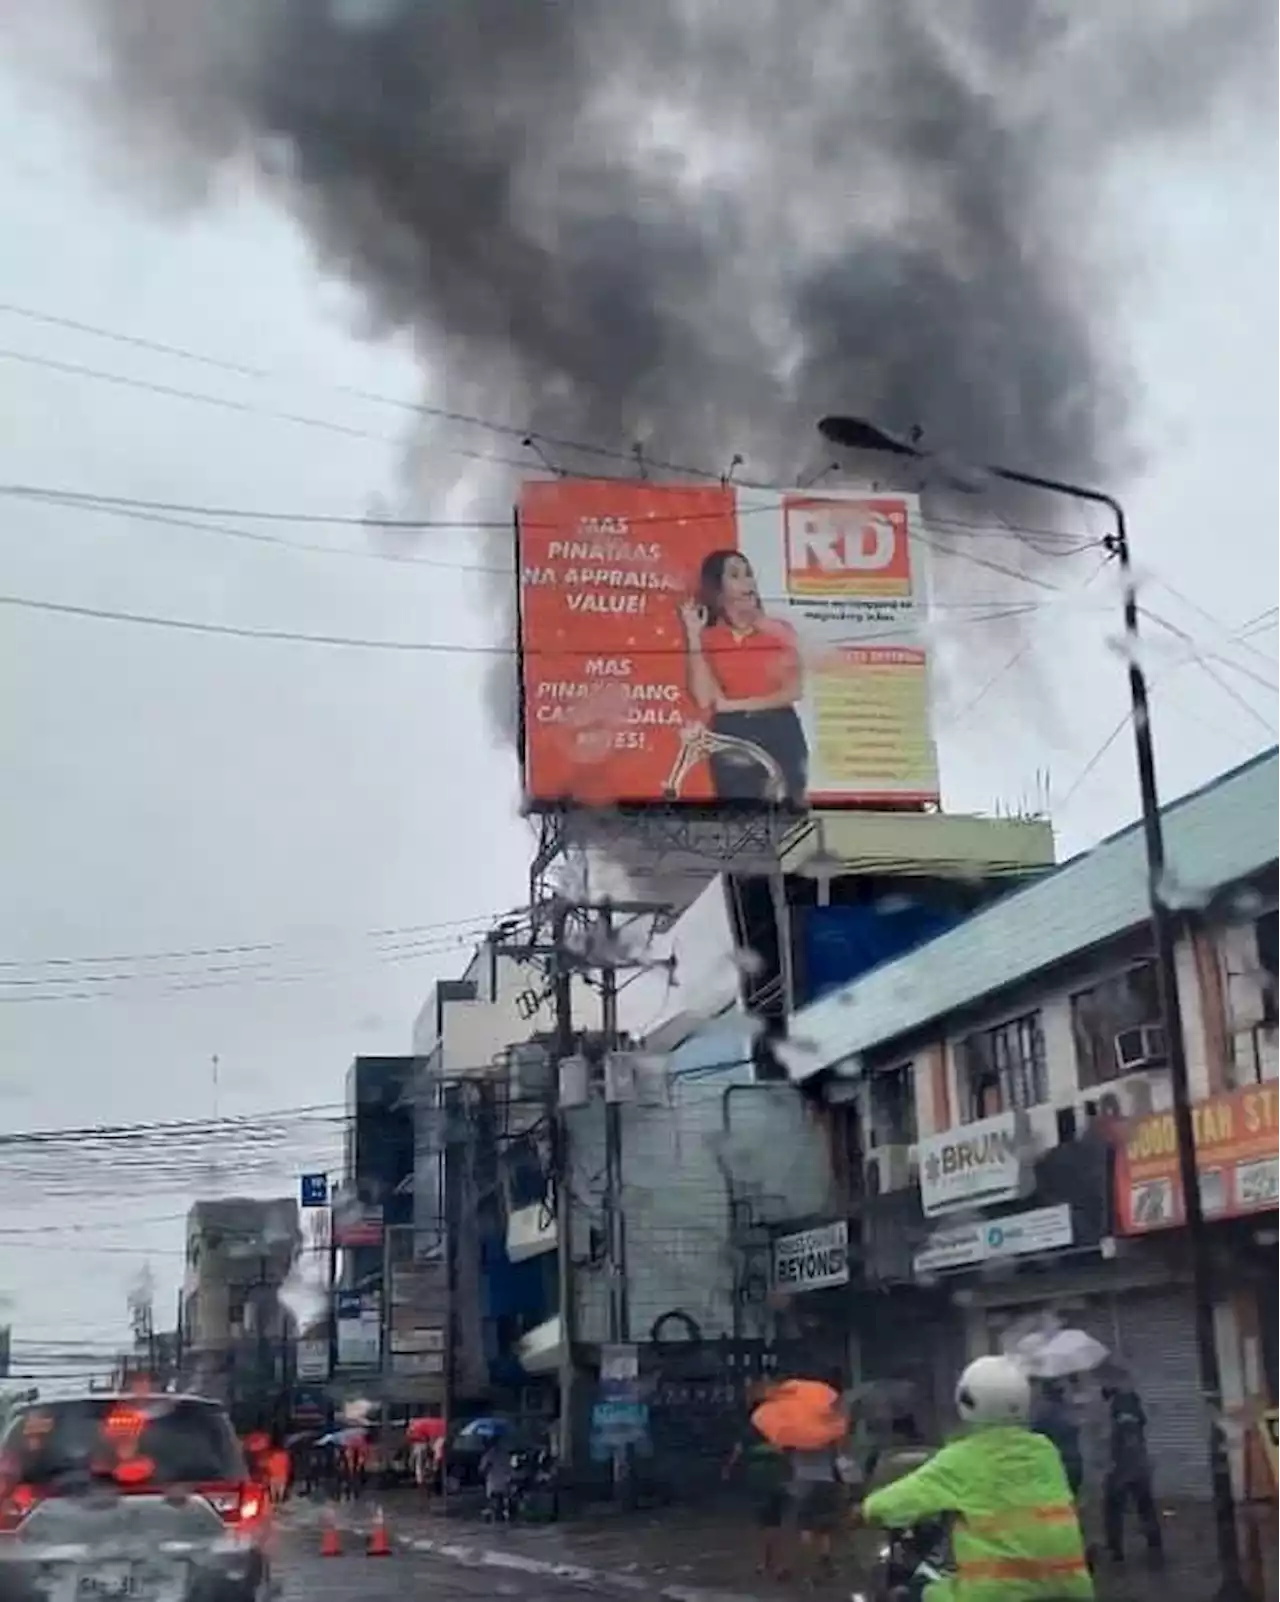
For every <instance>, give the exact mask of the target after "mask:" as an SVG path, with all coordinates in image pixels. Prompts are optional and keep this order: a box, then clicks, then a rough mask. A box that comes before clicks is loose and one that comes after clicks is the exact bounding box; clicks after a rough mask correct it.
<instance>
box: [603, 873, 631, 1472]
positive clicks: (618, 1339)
mask: <svg viewBox="0 0 1280 1602" xmlns="http://www.w3.org/2000/svg"><path fill="white" fill-rule="evenodd" d="M598 927H599V931H600V947H601V949H600V962H601V970H600V1029H601V1034H602V1036H603V1039H602V1042H601V1044H602V1046H603V1049H604V1061H605V1108H604V1161H605V1224H606V1230H607V1251H608V1274H609V1344H610V1345H611V1346H621V1345H622V1344H623V1343H624V1342H626V1341H627V1340H629V1338H630V1327H629V1326H630V1322H631V1319H630V1310H629V1308H628V1306H627V1236H626V1229H627V1220H626V1213H625V1210H624V1208H623V1202H622V1103H621V1101H619V1099H618V1097H617V1095H616V1093H615V1094H613V1095H610V1094H609V1090H610V1086H609V1058H610V1056H611V1054H612V1053H613V1052H615V1051H616V1050H617V1048H618V1044H619V1040H618V969H617V964H616V963H615V962H614V960H613V909H612V907H611V906H610V905H609V904H608V903H607V902H606V903H605V905H604V906H602V907H601V909H600V918H599V925H598ZM612 1461H613V1486H614V1494H615V1495H617V1493H618V1492H619V1490H621V1489H622V1488H623V1487H624V1486H625V1485H626V1484H627V1483H628V1481H629V1480H630V1478H631V1474H630V1469H631V1456H630V1452H629V1450H628V1448H627V1447H625V1446H615V1447H614V1449H613V1459H612Z"/></svg>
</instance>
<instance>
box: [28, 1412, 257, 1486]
mask: <svg viewBox="0 0 1280 1602" xmlns="http://www.w3.org/2000/svg"><path fill="white" fill-rule="evenodd" d="M122 1440H127V1441H128V1442H129V1444H130V1446H131V1447H132V1448H133V1451H132V1452H131V1453H130V1454H129V1456H131V1457H135V1456H140V1457H141V1459H143V1460H145V1461H146V1462H147V1464H148V1468H149V1477H150V1478H151V1479H152V1480H155V1481H157V1482H158V1483H161V1484H173V1483H175V1482H179V1481H190V1482H194V1483H197V1484H199V1483H200V1482H202V1481H236V1480H242V1479H244V1477H245V1470H244V1460H243V1458H242V1456H241V1452H240V1446H239V1443H238V1442H237V1440H236V1438H235V1435H234V1433H233V1432H232V1429H231V1424H230V1422H229V1420H228V1418H227V1415H226V1414H225V1413H224V1412H223V1410H222V1409H221V1408H220V1407H218V1406H216V1405H214V1404H213V1403H209V1402H198V1401H194V1400H188V1399H186V1398H182V1399H179V1400H175V1399H173V1398H172V1397H165V1396H154V1397H139V1398H137V1399H135V1400H133V1401H130V1402H128V1403H123V1402H119V1401H112V1400H108V1399H105V1398H95V1397H90V1398H87V1399H84V1400H75V1401H51V1402H48V1403H43V1404H41V1405H40V1406H39V1407H38V1408H32V1409H24V1410H23V1411H21V1412H19V1413H17V1414H15V1415H14V1418H13V1422H12V1423H11V1424H10V1425H9V1428H8V1431H7V1433H6V1434H5V1436H4V1441H3V1453H4V1456H5V1458H6V1459H9V1460H11V1461H12V1463H13V1470H12V1472H13V1474H14V1476H15V1478H17V1479H19V1480H21V1482H22V1483H23V1484H24V1485H39V1486H45V1485H49V1484H51V1483H52V1484H58V1485H60V1486H62V1487H65V1488H66V1489H68V1490H72V1489H75V1488H77V1487H78V1485H79V1484H80V1483H81V1482H82V1481H83V1482H88V1481H91V1480H92V1479H94V1478H96V1477H99V1476H103V1477H106V1476H109V1475H110V1474H111V1473H112V1471H113V1469H114V1468H115V1466H117V1465H118V1463H119V1462H121V1461H123V1460H124V1457H125V1454H123V1453H122V1452H121V1451H120V1442H121V1441H122Z"/></svg>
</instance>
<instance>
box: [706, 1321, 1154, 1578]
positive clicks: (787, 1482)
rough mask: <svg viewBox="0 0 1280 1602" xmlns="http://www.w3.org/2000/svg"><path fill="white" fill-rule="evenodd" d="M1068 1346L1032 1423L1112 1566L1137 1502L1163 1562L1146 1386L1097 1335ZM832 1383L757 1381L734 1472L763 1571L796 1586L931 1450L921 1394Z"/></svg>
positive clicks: (1039, 1392)
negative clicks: (871, 1498) (871, 1503)
mask: <svg viewBox="0 0 1280 1602" xmlns="http://www.w3.org/2000/svg"><path fill="white" fill-rule="evenodd" d="M1064 1333H1066V1334H1075V1333H1076V1332H1064ZM1060 1347H1061V1351H1062V1354H1063V1355H1062V1360H1061V1363H1060V1365H1059V1367H1060V1371H1059V1372H1055V1371H1054V1370H1055V1363H1054V1359H1053V1352H1052V1350H1051V1351H1050V1354H1049V1358H1048V1360H1047V1361H1046V1360H1045V1359H1044V1357H1043V1356H1041V1358H1040V1361H1041V1367H1042V1372H1041V1374H1040V1376H1039V1377H1037V1378H1035V1379H1034V1380H1033V1406H1032V1414H1031V1418H1030V1421H1029V1422H1030V1427H1031V1429H1032V1430H1033V1431H1034V1432H1036V1433H1037V1434H1040V1435H1043V1436H1045V1437H1046V1438H1047V1439H1049V1440H1050V1441H1051V1442H1052V1443H1053V1445H1054V1446H1055V1447H1056V1448H1057V1451H1058V1454H1059V1456H1060V1458H1061V1460H1062V1466H1063V1470H1064V1473H1065V1475H1066V1479H1067V1483H1068V1485H1069V1487H1070V1490H1071V1493H1072V1495H1073V1496H1074V1498H1075V1499H1076V1502H1077V1504H1078V1505H1079V1504H1080V1503H1081V1502H1082V1499H1084V1498H1085V1497H1086V1495H1087V1496H1088V1498H1089V1502H1090V1505H1091V1507H1093V1508H1096V1509H1098V1510H1099V1511H1100V1514H1101V1519H1100V1523H1101V1534H1102V1538H1103V1546H1104V1549H1105V1553H1106V1556H1107V1557H1108V1558H1109V1560H1110V1561H1111V1562H1113V1563H1123V1562H1124V1561H1125V1555H1126V1554H1125V1524H1126V1514H1127V1511H1128V1509H1129V1508H1130V1507H1132V1509H1133V1511H1134V1514H1135V1516H1136V1519H1137V1523H1138V1527H1139V1529H1140V1531H1141V1534H1142V1537H1143V1539H1144V1542H1145V1545H1146V1552H1147V1559H1148V1562H1150V1563H1152V1564H1154V1565H1157V1566H1158V1565H1159V1564H1160V1563H1161V1562H1162V1560H1163V1540H1162V1535H1161V1527H1160V1515H1159V1511H1158V1509H1157V1507H1156V1502H1155V1496H1154V1489H1153V1475H1152V1463H1151V1457H1150V1453H1149V1451H1148V1447H1147V1416H1146V1411H1145V1408H1144V1407H1143V1403H1142V1400H1141V1397H1140V1395H1139V1393H1138V1391H1137V1388H1136V1386H1135V1384H1134V1382H1133V1380H1132V1377H1131V1376H1130V1375H1129V1374H1128V1372H1127V1371H1126V1370H1124V1369H1123V1368H1121V1367H1120V1366H1119V1365H1118V1364H1116V1363H1113V1362H1111V1361H1110V1359H1109V1356H1108V1354H1107V1353H1106V1352H1105V1349H1103V1348H1101V1347H1100V1346H1098V1343H1096V1342H1090V1341H1089V1340H1088V1338H1087V1337H1080V1338H1079V1339H1077V1340H1076V1341H1075V1343H1074V1345H1073V1344H1072V1343H1071V1342H1070V1341H1066V1342H1060ZM1043 1350H1044V1348H1043V1347H1042V1348H1041V1351H1042V1352H1043ZM1072 1363H1078V1365H1079V1366H1078V1367H1071V1366H1069V1365H1070V1364H1072ZM1045 1370H1047V1372H1045ZM1090 1370H1092V1371H1093V1372H1092V1374H1091V1375H1090V1373H1089V1371H1090ZM830 1378H831V1379H833V1380H834V1381H835V1385H829V1384H827V1383H826V1382H824V1381H819V1380H790V1381H786V1382H784V1383H782V1384H778V1383H769V1382H761V1383H759V1384H758V1385H756V1386H755V1387H754V1388H753V1390H752V1391H751V1393H750V1395H749V1403H750V1405H751V1407H752V1413H751V1421H750V1424H749V1425H748V1428H747V1430H746V1432H745V1433H744V1435H743V1436H742V1438H741V1439H740V1440H739V1442H738V1443H737V1444H736V1446H735V1447H734V1449H733V1451H732V1453H731V1454H730V1457H729V1459H728V1462H727V1463H726V1465H725V1469H724V1475H725V1478H726V1480H729V1481H736V1482H738V1483H739V1484H740V1485H742V1486H743V1487H744V1488H745V1491H746V1493H747V1496H748V1498H749V1500H750V1504H751V1507H752V1511H753V1515H754V1519H755V1522H756V1525H757V1528H758V1530H759V1538H760V1549H759V1563H758V1567H759V1571H760V1572H761V1574H763V1575H765V1576H767V1577H770V1578H774V1579H786V1578H788V1577H789V1576H790V1575H791V1574H792V1573H793V1572H794V1571H795V1570H797V1569H801V1568H804V1569H807V1570H808V1571H809V1576H810V1577H811V1578H814V1579H821V1578H824V1577H826V1576H827V1575H828V1574H829V1572H830V1570H831V1568H832V1562H833V1543H834V1537H835V1535H836V1533H837V1532H838V1530H839V1529H840V1528H841V1527H842V1526H847V1525H848V1523H849V1522H850V1518H851V1517H852V1520H853V1522H856V1520H857V1508H858V1504H859V1502H860V1499H861V1496H862V1494H863V1493H864V1491H866V1490H868V1489H869V1488H870V1487H871V1486H873V1485H874V1484H876V1483H880V1482H882V1481H883V1478H884V1476H885V1475H887V1476H888V1477H890V1478H893V1477H896V1476H897V1475H898V1474H901V1473H903V1472H907V1471H909V1470H910V1469H911V1468H913V1467H915V1466H917V1465H918V1464H920V1463H922V1462H923V1461H925V1459H926V1458H927V1457H928V1456H929V1455H930V1451H931V1448H930V1447H929V1446H928V1445H927V1444H926V1441H925V1438H924V1434H923V1432H922V1430H921V1428H920V1425H919V1422H918V1418H917V1414H916V1411H915V1409H914V1407H913V1405H912V1402H911V1395H910V1387H904V1386H899V1385H894V1384H889V1385H884V1386H875V1385H872V1386H867V1387H861V1388H859V1389H857V1390H854V1391H844V1392H840V1391H839V1390H838V1389H836V1386H837V1385H838V1383H839V1381H838V1377H836V1376H830ZM1090 1378H1091V1379H1092V1381H1093V1382H1094V1386H1096V1389H1095V1388H1094V1386H1091V1385H1090ZM1098 1424H1101V1426H1102V1431H1103V1437H1102V1440H1101V1442H1100V1451H1097V1452H1094V1453H1090V1452H1088V1451H1087V1450H1086V1440H1085V1438H1086V1435H1087V1434H1088V1433H1089V1431H1090V1427H1091V1426H1092V1427H1095V1428H1096V1425H1098ZM1090 1458H1092V1459H1093V1461H1094V1463H1095V1464H1097V1465H1100V1466H1101V1469H1102V1472H1101V1477H1100V1480H1099V1481H1098V1482H1097V1483H1095V1484H1093V1485H1089V1484H1087V1483H1086V1465H1087V1460H1088V1459H1090Z"/></svg>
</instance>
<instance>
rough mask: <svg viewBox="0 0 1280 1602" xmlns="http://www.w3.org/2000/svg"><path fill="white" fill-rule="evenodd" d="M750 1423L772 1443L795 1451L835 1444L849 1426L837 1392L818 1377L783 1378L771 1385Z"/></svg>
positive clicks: (815, 1449) (812, 1449)
mask: <svg viewBox="0 0 1280 1602" xmlns="http://www.w3.org/2000/svg"><path fill="white" fill-rule="evenodd" d="M751 1422H752V1424H753V1425H754V1426H755V1427H756V1429H757V1430H758V1431H759V1432H760V1434H761V1435H763V1436H764V1438H765V1440H767V1441H769V1442H771V1443H772V1444H773V1445H774V1446H778V1447H782V1448H784V1449H786V1450H791V1451H797V1452H816V1451H820V1450H821V1449H822V1448H823V1447H824V1446H834V1445H835V1444H836V1442H837V1441H839V1440H842V1439H843V1437H844V1435H845V1434H846V1432H847V1430H848V1427H849V1421H848V1418H847V1417H846V1415H845V1414H844V1412H843V1411H842V1409H841V1407H840V1397H839V1395H838V1394H837V1393H836V1392H835V1391H833V1390H832V1389H831V1387H830V1386H829V1385H824V1384H823V1383H822V1382H821V1381H820V1380H784V1381H783V1382H782V1384H781V1385H776V1386H774V1388H773V1389H772V1390H771V1391H770V1392H769V1396H768V1398H767V1399H766V1400H765V1401H763V1402H761V1404H760V1406H759V1407H757V1408H756V1410H755V1412H754V1413H752V1415H751Z"/></svg>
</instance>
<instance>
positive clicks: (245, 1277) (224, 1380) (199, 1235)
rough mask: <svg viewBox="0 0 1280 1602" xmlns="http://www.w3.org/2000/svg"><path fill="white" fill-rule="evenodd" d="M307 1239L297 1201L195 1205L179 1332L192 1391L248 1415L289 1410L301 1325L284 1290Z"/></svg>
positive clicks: (239, 1200) (234, 1200)
mask: <svg viewBox="0 0 1280 1602" xmlns="http://www.w3.org/2000/svg"><path fill="white" fill-rule="evenodd" d="M300 1240H301V1232H300V1227H299V1216H298V1203H297V1202H296V1201H295V1200H294V1199H293V1198H292V1197H289V1198H277V1199H274V1200H269V1201H261V1200H258V1199H256V1198H250V1197H234V1198H228V1199H226V1200H218V1201H198V1202H196V1203H195V1204H194V1205H193V1206H192V1208H191V1210H190V1212H188V1214H187V1247H186V1252H187V1266H186V1275H185V1279H184V1283H183V1291H182V1308H181V1330H180V1340H181V1350H182V1362H181V1369H182V1382H183V1384H184V1385H185V1386H186V1387H187V1388H189V1389H191V1390H195V1391H198V1392H200V1393H202V1394H204V1395H208V1396H213V1397H216V1398H218V1399H219V1400H221V1401H224V1402H226V1403H228V1404H229V1405H230V1406H231V1407H232V1408H233V1409H234V1410H236V1411H237V1412H239V1413H242V1414H250V1413H260V1412H262V1411H263V1410H264V1409H267V1408H271V1407H276V1406H277V1405H279V1406H281V1407H283V1406H284V1405H285V1402H284V1393H285V1388H286V1387H287V1385H288V1383H289V1380H290V1365H291V1362H292V1351H291V1348H292V1342H293V1336H294V1326H293V1320H292V1318H291V1316H290V1314H289V1311H288V1308H287V1307H286V1306H285V1305H284V1303H283V1302H282V1301H281V1300H280V1290H281V1287H282V1286H283V1285H284V1284H285V1281H286V1280H287V1279H288V1277H289V1274H290V1272H291V1270H292V1268H293V1265H294V1261H295V1259H296V1257H297V1253H298V1248H299V1244H300Z"/></svg>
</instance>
